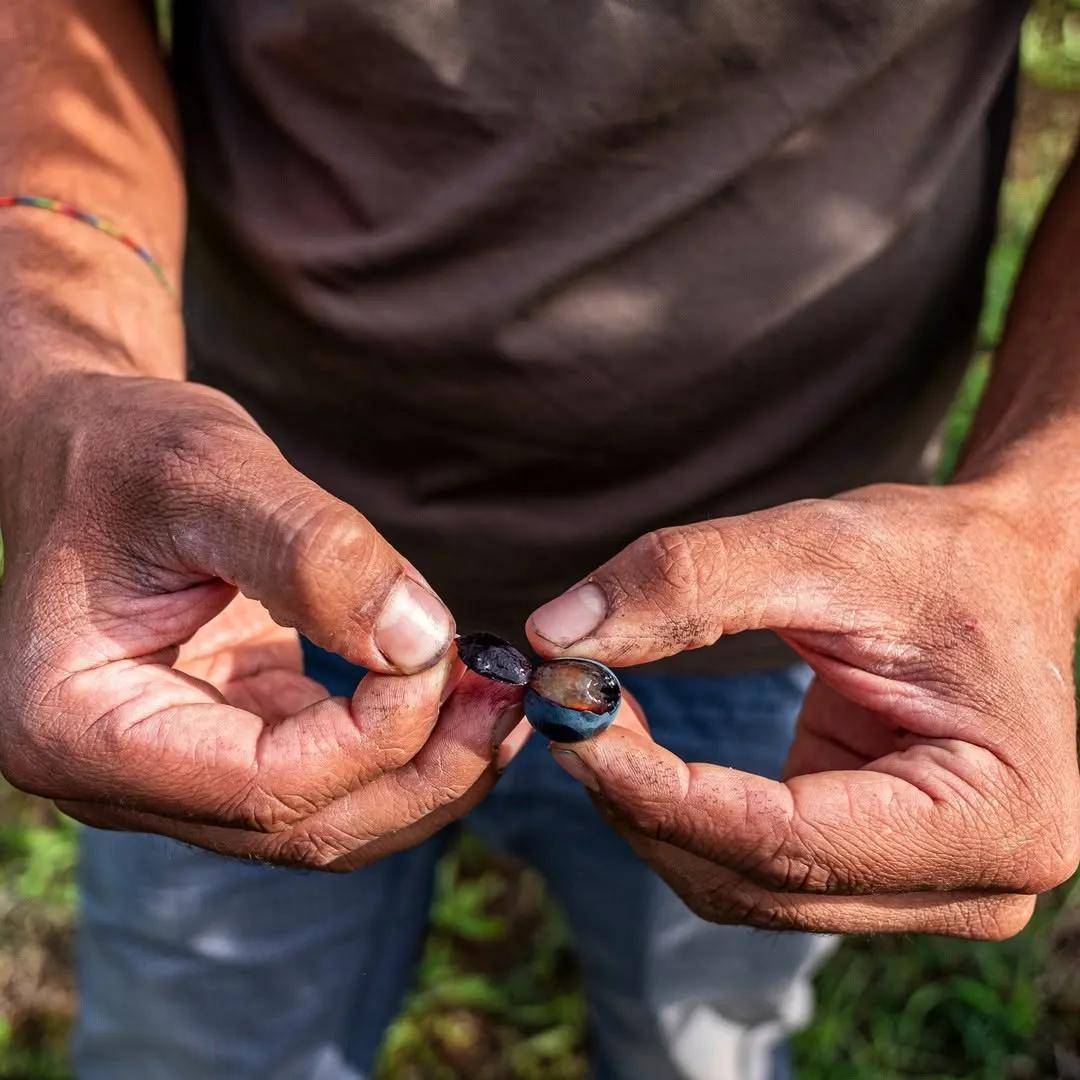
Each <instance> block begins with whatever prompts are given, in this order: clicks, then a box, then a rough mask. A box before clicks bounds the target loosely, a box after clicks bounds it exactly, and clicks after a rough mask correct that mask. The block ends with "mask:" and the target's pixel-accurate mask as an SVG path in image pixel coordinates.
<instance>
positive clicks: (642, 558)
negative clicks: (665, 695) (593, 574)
mask: <svg viewBox="0 0 1080 1080" xmlns="http://www.w3.org/2000/svg"><path fill="white" fill-rule="evenodd" d="M718 542H719V541H718V533H717V532H716V530H713V529H711V528H710V527H708V526H694V527H689V528H682V527H672V528H663V529H657V530H655V531H653V532H650V533H647V534H646V535H645V536H643V537H641V538H640V539H638V540H636V541H635V542H634V544H633V545H631V551H630V559H629V562H630V565H631V566H633V567H643V568H645V569H644V570H643V571H642V574H643V576H642V577H641V578H640V579H635V578H633V577H630V576H627V577H626V578H624V579H623V580H621V581H619V582H617V583H616V590H615V592H616V595H615V596H614V597H613V600H614V606H616V607H618V606H620V601H621V602H622V603H634V604H644V605H646V606H647V607H648V608H649V609H652V610H654V611H655V614H656V617H657V619H658V621H660V622H662V624H663V627H664V631H663V632H664V635H665V636H669V637H670V638H671V639H672V640H673V641H678V642H679V643H680V644H682V645H686V646H689V647H691V648H699V647H702V646H706V645H711V644H713V643H714V642H715V641H716V639H717V638H718V637H719V636H720V627H719V626H717V625H716V624H715V620H714V619H713V613H712V604H713V600H714V598H715V597H716V595H717V594H718V593H719V591H720V590H719V585H720V567H721V566H722V565H723V558H722V551H718V550H717V544H718Z"/></svg>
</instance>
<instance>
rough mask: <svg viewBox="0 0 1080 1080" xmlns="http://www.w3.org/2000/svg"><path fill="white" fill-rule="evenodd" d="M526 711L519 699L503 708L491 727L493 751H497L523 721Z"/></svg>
mask: <svg viewBox="0 0 1080 1080" xmlns="http://www.w3.org/2000/svg"><path fill="white" fill-rule="evenodd" d="M524 715H525V714H524V712H522V709H521V702H520V701H519V702H518V703H517V704H515V705H511V706H509V707H508V708H506V709H503V711H502V712H501V713H499V715H498V716H497V717H496V719H495V724H494V726H493V727H492V729H491V752H492V753H495V752H496V751H497V750H498V749H499V747H500V746H502V744H503V741H504V740H505V739H506V736H507V735H509V734H510V732H511V731H513V730H514V728H516V727H517V726H518V724H520V723H521V720H522V717H523V716H524Z"/></svg>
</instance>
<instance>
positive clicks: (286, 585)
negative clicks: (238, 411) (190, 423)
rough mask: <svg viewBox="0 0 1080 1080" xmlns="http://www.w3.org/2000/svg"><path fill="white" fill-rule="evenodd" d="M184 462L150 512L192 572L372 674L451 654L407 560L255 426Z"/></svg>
mask: <svg viewBox="0 0 1080 1080" xmlns="http://www.w3.org/2000/svg"><path fill="white" fill-rule="evenodd" d="M186 465H187V468H186V469H185V470H184V473H183V474H182V476H181V478H180V479H179V481H178V480H177V478H176V476H175V475H174V476H172V477H171V478H163V479H162V481H161V482H160V484H161V490H160V492H159V498H158V505H157V506H156V507H155V511H156V515H157V516H158V517H159V520H160V515H161V514H162V513H164V514H165V515H167V516H168V518H169V519H170V522H169V523H170V526H171V527H170V529H169V531H170V533H171V537H172V540H173V544H174V547H175V552H176V554H177V555H178V557H179V559H180V561H181V563H182V564H183V566H184V568H185V569H186V570H194V571H197V572H200V573H204V574H209V575H213V576H214V577H218V578H221V579H223V580H225V581H228V582H231V583H232V584H234V585H236V586H238V587H239V589H240V590H241V592H243V593H244V594H245V595H246V596H249V597H251V598H253V599H255V600H258V601H259V602H260V603H262V604H263V605H264V606H265V607H266V608H267V610H268V611H269V612H270V614H271V615H272V616H273V618H274V619H275V620H276V621H277V622H279V623H281V624H283V625H286V626H292V627H296V628H297V629H298V630H300V631H301V633H303V634H304V635H305V636H307V637H309V638H310V639H311V640H312V641H314V642H315V643H316V644H318V645H321V646H322V647H323V648H325V649H329V650H331V651H332V652H335V653H338V654H339V655H341V656H343V657H345V658H346V659H347V660H349V661H351V662H353V663H355V664H361V665H363V666H364V667H366V668H369V669H371V670H373V671H377V672H381V673H412V672H417V671H421V670H424V669H426V668H428V667H430V666H431V665H433V664H434V663H436V662H437V661H438V660H439V658H440V657H441V656H442V655H443V654H444V653H445V652H446V651H447V649H448V648H449V646H450V642H451V641H452V639H453V634H454V623H453V619H452V617H451V615H450V612H449V611H448V610H447V609H446V607H445V605H444V604H443V603H442V601H441V600H440V599H439V598H438V597H437V596H436V595H435V594H434V593H433V592H432V591H431V589H430V587H429V586H428V584H427V582H425V581H424V579H423V578H422V577H421V576H420V574H419V573H418V572H417V571H416V570H415V569H414V568H413V566H412V565H411V563H409V562H408V561H407V560H406V559H404V558H403V557H402V556H401V555H400V554H399V553H398V552H397V551H396V550H395V549H394V548H393V547H391V546H390V544H388V543H387V542H386V541H385V540H384V539H383V538H382V537H381V536H380V535H379V533H378V532H377V531H376V530H375V528H374V527H373V526H372V525H371V523H370V522H369V521H368V520H367V519H366V518H365V517H364V516H363V515H362V514H361V513H359V512H358V511H357V510H355V509H354V508H353V507H351V506H349V505H347V504H346V503H344V502H342V501H341V500H340V499H336V498H334V497H333V496H332V495H330V494H329V493H327V492H326V491H324V490H323V489H322V488H320V487H319V486H318V485H317V484H314V483H312V481H310V480H309V479H308V478H307V477H305V476H303V475H302V474H301V473H299V472H298V471H297V470H296V469H294V468H293V467H292V466H291V465H289V463H288V462H287V461H286V460H285V458H284V457H283V456H282V455H281V453H280V452H279V451H278V449H277V448H276V447H275V446H274V444H273V443H272V442H271V441H270V440H269V439H268V438H267V437H266V436H265V435H264V434H263V433H262V432H261V431H259V430H258V429H257V428H255V427H254V426H252V427H250V428H247V427H244V426H240V425H228V427H227V428H226V429H225V430H224V431H223V432H221V433H220V434H214V435H212V436H211V437H209V438H206V437H205V436H204V437H202V438H201V439H200V440H199V446H198V452H197V454H195V455H194V456H193V455H190V454H189V455H188V457H187V461H186Z"/></svg>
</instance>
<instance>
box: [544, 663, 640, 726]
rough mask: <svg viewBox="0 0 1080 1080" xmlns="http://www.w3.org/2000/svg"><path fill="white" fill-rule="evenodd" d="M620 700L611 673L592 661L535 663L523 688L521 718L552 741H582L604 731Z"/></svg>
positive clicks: (617, 685)
mask: <svg viewBox="0 0 1080 1080" xmlns="http://www.w3.org/2000/svg"><path fill="white" fill-rule="evenodd" d="M621 701H622V688H621V686H620V685H619V680H618V678H617V677H616V675H615V673H614V672H613V671H612V670H611V669H610V668H608V667H605V666H604V665H603V664H601V663H598V662H597V661H595V660H579V659H576V658H572V657H566V658H564V659H560V660H549V661H547V662H546V663H543V664H538V665H537V666H536V667H535V668H534V669H533V673H532V677H531V678H530V679H529V684H528V686H527V687H526V689H525V716H526V717H527V718H528V721H529V723H530V724H532V726H533V727H534V728H536V730H537V731H539V732H540V734H541V735H543V736H545V737H546V738H548V739H551V741H552V742H582V741H583V740H584V739H591V738H594V737H595V736H597V735H599V734H600V733H601V732H602V731H606V730H607V729H608V728H609V727H610V726H611V722H612V720H614V719H615V714H616V713H617V712H618V711H619V704H620V703H621Z"/></svg>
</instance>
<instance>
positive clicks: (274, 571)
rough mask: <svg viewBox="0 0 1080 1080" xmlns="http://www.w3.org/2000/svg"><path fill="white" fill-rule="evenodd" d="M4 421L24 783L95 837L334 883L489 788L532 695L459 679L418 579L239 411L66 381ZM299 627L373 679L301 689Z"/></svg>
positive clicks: (3, 687)
mask: <svg viewBox="0 0 1080 1080" xmlns="http://www.w3.org/2000/svg"><path fill="white" fill-rule="evenodd" d="M5 426H6V428H7V431H6V432H5V433H4V440H5V443H6V446H7V450H8V452H7V453H6V455H5V464H4V474H3V476H2V477H0V521H2V523H3V529H4V536H5V541H6V563H7V565H6V573H5V577H4V580H3V585H2V588H0V722H2V724H3V729H2V731H0V769H2V771H3V773H4V775H5V776H6V777H7V778H8V779H9V780H10V781H11V782H12V783H13V784H15V785H16V786H17V787H20V788H23V789H25V790H27V791H31V792H34V793H36V794H39V795H44V796H47V797H49V798H52V799H55V800H57V802H58V804H59V805H60V806H61V808H62V809H63V810H65V811H66V812H67V813H69V814H71V815H72V816H73V817H76V818H78V819H79V820H82V821H85V822H88V823H89V824H92V825H98V826H102V827H106V828H121V829H135V830H138V831H146V832H157V833H163V834H165V835H168V836H173V837H177V838H179V839H182V840H185V841H187V842H189V843H194V844H198V845H200V846H203V847H207V848H211V849H214V850H217V851H221V852H225V853H228V854H234V855H241V856H244V857H249V858H259V859H266V860H269V861H273V862H284V863H291V864H296V865H301V866H307V867H318V868H330V869H350V868H352V867H354V866H358V865H361V864H363V863H365V862H369V861H371V860H372V859H374V858H377V857H381V856H382V855H384V854H388V853H390V852H391V851H394V850H398V849H400V848H403V847H406V846H410V845H411V844H414V843H417V842H419V841H420V840H422V839H423V838H424V837H425V836H427V835H430V834H431V833H432V832H434V831H436V830H437V829H438V828H440V827H442V825H444V824H446V823H447V822H448V821H449V820H451V819H452V818H454V817H456V816H458V815H459V814H461V813H464V812H465V811H466V810H467V809H468V808H469V807H470V806H472V805H473V804H475V802H477V801H478V800H479V799H480V798H481V797H482V796H483V794H484V793H486V791H487V789H488V788H490V786H491V784H492V783H493V782H494V778H495V765H494V759H495V756H496V751H497V749H498V744H499V743H500V742H501V741H502V739H503V738H504V736H505V735H506V734H507V732H508V731H509V730H510V728H512V727H513V726H515V724H516V722H517V720H519V719H520V717H521V708H520V697H521V693H520V689H519V688H515V687H509V686H504V685H502V684H499V683H494V682H489V681H488V680H483V679H478V678H476V677H474V676H472V675H470V674H464V675H463V667H462V665H461V664H460V663H459V662H457V661H456V660H455V658H454V654H453V650H452V648H451V643H452V640H453V630H454V627H453V621H452V619H451V617H450V614H449V612H448V611H447V610H446V608H445V607H444V606H443V604H442V602H441V601H440V600H438V599H437V598H436V597H435V596H434V594H433V593H432V592H431V591H430V589H429V587H428V586H427V584H426V582H424V580H423V578H422V577H420V575H419V574H418V573H417V571H416V570H415V569H414V568H413V567H412V566H411V564H410V563H409V562H408V561H407V560H406V559H404V558H403V557H402V556H401V555H399V554H398V553H397V552H396V551H395V550H394V549H393V548H392V547H391V546H390V545H389V544H388V543H387V542H386V541H385V540H383V539H382V537H380V536H379V535H378V533H377V532H376V531H375V530H374V528H373V527H372V526H371V524H370V523H369V522H368V521H367V520H366V519H365V518H364V517H363V516H362V515H361V514H359V513H358V512H357V511H355V510H353V509H352V508H351V507H349V506H347V505H345V504H344V503H342V502H340V501H339V500H337V499H335V498H333V497H332V496H330V495H329V494H327V493H326V492H325V491H323V490H322V489H321V488H319V487H318V486H317V485H315V484H314V483H312V482H311V481H310V480H308V479H307V478H306V477H304V476H302V475H301V474H300V473H299V472H297V471H296V470H295V469H293V468H292V467H291V466H290V465H289V464H288V463H287V462H286V461H285V459H284V458H283V457H282V456H281V454H280V453H279V452H278V450H277V449H276V448H275V447H274V445H273V443H271V441H270V440H269V439H268V438H267V437H266V435H265V434H264V433H263V432H262V431H261V430H260V429H259V427H258V426H257V425H256V424H255V422H254V421H253V420H252V419H251V418H250V417H249V416H248V415H247V414H246V413H245V412H244V411H243V410H242V409H241V408H240V407H239V406H238V405H237V404H236V403H235V402H233V401H232V400H231V399H230V398H228V397H226V396H225V395H223V394H220V393H218V392H216V391H213V390H210V389H208V388H206V387H202V386H198V385H195V384H191V383H181V382H173V381H170V380H164V379H142V378H128V377H124V376H116V375H98V374H86V373H78V374H65V375H63V376H58V377H56V378H55V379H53V380H51V381H50V383H49V384H48V386H47V388H45V389H43V390H42V391H41V392H39V393H37V394H36V395H33V396H32V397H30V398H28V399H27V400H25V401H23V402H22V403H21V404H20V406H19V409H18V412H17V414H16V415H15V416H14V417H12V416H7V417H5ZM241 593H242V595H240V594H241ZM293 628H295V629H293ZM297 629H298V630H299V631H301V632H302V633H304V634H305V635H306V636H307V637H309V638H310V639H311V640H313V641H314V642H316V643H317V644H319V645H321V646H323V647H324V648H327V649H330V650H332V651H334V652H336V653H338V654H340V655H341V656H343V657H345V658H346V659H347V660H350V661H352V662H353V663H356V664H362V665H363V666H365V667H367V668H368V669H370V671H371V674H369V675H368V676H366V677H365V678H364V679H363V680H362V681H361V683H360V686H359V688H358V689H357V691H356V693H355V695H354V696H353V698H352V700H351V701H349V700H346V699H344V698H328V697H327V693H326V691H325V690H324V689H323V688H322V687H321V686H319V685H318V684H317V683H315V682H313V681H311V680H310V679H307V678H305V677H304V675H303V673H302V670H301V657H300V648H299V639H298V636H297V633H296V630H297ZM504 753H505V751H504Z"/></svg>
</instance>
